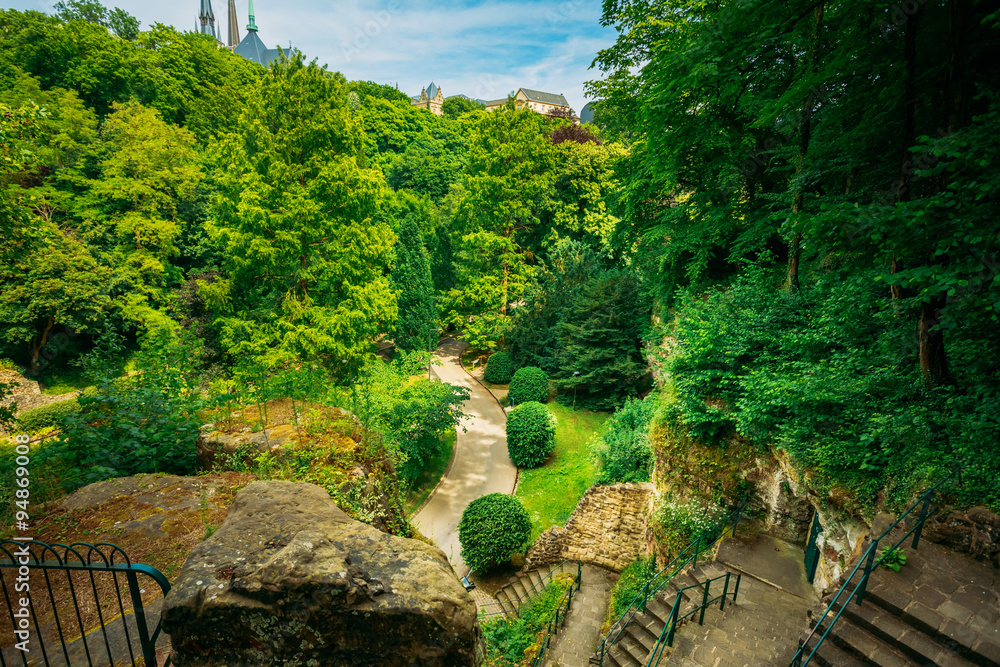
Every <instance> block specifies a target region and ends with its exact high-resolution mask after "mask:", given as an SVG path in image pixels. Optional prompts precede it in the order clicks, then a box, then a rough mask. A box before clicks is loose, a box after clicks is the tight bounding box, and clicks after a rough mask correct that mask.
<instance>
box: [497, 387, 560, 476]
mask: <svg viewBox="0 0 1000 667" xmlns="http://www.w3.org/2000/svg"><path fill="white" fill-rule="evenodd" d="M506 430H507V454H508V456H510V460H511V461H513V462H514V465H516V466H517V467H518V468H537V467H538V466H540V465H542V464H544V463H545V459H547V458H548V456H549V452H551V451H552V449H553V448H554V447H555V446H556V416H555V415H554V414H552V413H551V412H549V409H548V408H547V407H545V406H544V405H543V404H541V403H538V402H535V401H529V402H527V403H519V404H518V405H517V407H515V408H514V409H513V410H511V411H510V412H509V413H508V414H507V426H506Z"/></svg>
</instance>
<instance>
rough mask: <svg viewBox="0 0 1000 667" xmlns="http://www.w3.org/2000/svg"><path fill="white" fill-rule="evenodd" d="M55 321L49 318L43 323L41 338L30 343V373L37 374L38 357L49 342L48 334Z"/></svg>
mask: <svg viewBox="0 0 1000 667" xmlns="http://www.w3.org/2000/svg"><path fill="white" fill-rule="evenodd" d="M55 324H56V321H55V320H54V319H52V318H51V317H50V318H49V319H48V321H47V322H46V323H45V329H43V330H42V337H41V338H40V339H39V338H36V339H33V340H32V341H31V372H32V373H37V372H38V355H39V354H41V352H42V348H43V347H45V344H46V343H47V342H49V334H50V333H51V332H52V327H54V326H55Z"/></svg>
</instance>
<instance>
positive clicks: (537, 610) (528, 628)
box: [482, 574, 573, 667]
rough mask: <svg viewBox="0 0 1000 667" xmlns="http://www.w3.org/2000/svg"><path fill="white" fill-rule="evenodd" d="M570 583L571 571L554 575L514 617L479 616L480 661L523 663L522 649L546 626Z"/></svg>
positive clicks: (500, 666) (495, 665)
mask: <svg viewBox="0 0 1000 667" xmlns="http://www.w3.org/2000/svg"><path fill="white" fill-rule="evenodd" d="M572 585H573V577H572V576H571V575H568V574H560V575H557V576H555V577H553V578H552V580H551V581H550V582H549V583H548V584H546V586H545V589H544V590H543V591H542V592H541V593H539V594H538V595H537V596H535V597H534V598H532V599H531V601H530V602H528V603H527V604H526V605H525V606H524V607H522V608H521V613H520V616H518V617H517V618H507V617H505V616H500V617H493V618H489V619H485V620H483V622H482V626H483V639H484V640H485V643H486V662H485V663H484V664H485V665H489V666H490V667H508V666H511V667H513V666H514V665H520V664H523V663H524V659H525V657H526V654H525V651H527V650H528V649H529V648H531V646H532V645H533V644H536V643H537V642H538V641H539V634H540V633H541V632H543V631H544V630H545V629H546V627H547V626H548V623H549V619H550V618H552V615H553V614H554V613H555V611H556V608H557V607H558V606H559V604H560V603H561V602H562V599H563V595H564V594H565V593H566V591H567V589H569V587H570V586H572ZM536 648H537V647H536ZM528 664H531V662H528Z"/></svg>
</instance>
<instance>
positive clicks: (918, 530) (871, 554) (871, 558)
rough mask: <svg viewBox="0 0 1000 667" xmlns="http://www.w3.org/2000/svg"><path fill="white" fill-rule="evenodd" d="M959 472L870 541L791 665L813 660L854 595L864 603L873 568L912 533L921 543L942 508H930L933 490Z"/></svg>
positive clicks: (799, 666) (915, 541)
mask: <svg viewBox="0 0 1000 667" xmlns="http://www.w3.org/2000/svg"><path fill="white" fill-rule="evenodd" d="M956 475H957V476H958V479H959V484H961V480H962V477H961V475H962V471H961V470H960V469H959V468H957V467H956V468H955V469H954V470H953V471H952V473H951V474H950V475H948V476H947V477H945V478H944V479H942V480H941V481H940V482H938V483H937V484H935V485H934V486H932V487H931V488H930V489H928V490H927V491H925V492H924V494H923V495H922V496H920V498H918V499H917V501H916V502H914V503H913V504H912V505H910V507H909V508H908V509H907V510H906V511H905V512H903V514H901V515H900V516H899V518H898V519H896V521H895V522H893V524H892V525H891V526H889V527H888V528H886V529H885V530H884V531H882V533H881V534H880V535H879V536H878V537H877V538H875V539H874V540H872V541H871V542H870V543H869V544H868V548H867V549H866V550H865V552H864V553H863V554H862V555H861V557H860V558H859V559H858V562H857V564H855V566H854V569H853V570H851V574H850V575H848V577H847V578H846V579H845V580H844V583H843V585H841V587H840V589H839V590H837V594H836V595H835V596H834V597H833V600H831V601H830V604H829V605H828V606H827V608H826V610H824V611H823V615H822V616H820V617H819V619H818V620H817V621H816V624H815V625H814V626H813V629H812V631H811V632H810V633H809V636H808V637H806V638H805V640H804V641H803V640H800V641H799V649H798V651H796V652H795V655H794V656H793V657H792V662H791V663H790V667H804V665H808V664H809V661H810V660H812V658H813V656H814V655H816V651H818V650H819V647H820V646H821V645H822V644H823V642H824V641H825V640H826V638H827V635H829V634H830V631H831V630H832V629H833V626H834V625H836V624H837V621H839V620H840V616H841V615H842V614H843V613H844V610H845V609H846V608H847V605H848V604H849V603H850V601H851V598H854V601H855V603H856V604H858V605H860V604H862V603H863V602H864V601H865V591H866V590H867V588H868V579H869V578H870V577H871V574H872V572H874V571H875V570H876V569H877V568H878V567H879V566H880V565H882V562H883V561H884V560H885V559H886V558H887V557H889V556H890V555H891V554H892V553H893V552H894V551H895V550H896V549H897V548H899V546H900V545H901V544H902V543H903V542H905V541H906V539H907V538H908V537H909V536H910V535H913V542H912V544H911V545H910V546H911V547H912V548H913V549H916V548H917V545H918V544H919V543H920V536H921V534H922V533H923V529H924V524H925V523H926V522H927V519H929V518H930V517H932V516H933V515H934V514H935V513H936V512H937V511H938V509H939V508H938V507H935V508H933V509H931V500H932V499H933V497H934V494H935V493H936V492H937V490H938V489H939V488H940V487H941V486H942V485H943V484H945V483H946V482H949V481H951V479H952V478H953V477H955V476H956ZM918 505H919V506H920V515H919V517H918V518H917V521H916V523H915V524H914V525H913V527H912V528H910V529H909V530H907V531H906V532H905V533H903V536H902V537H901V538H899V539H898V540H896V543H895V544H893V545H892V546H891V547H887V548H885V549H883V552H882V555H881V556H880V557H879V558H878V559H877V560H876V558H875V554H876V553H877V552H878V546H879V543H880V542H881V541H882V540H883V539H884V538H885V537H886V536H887V535H888V534H889V533H891V532H892V531H893V530H895V529H896V527H898V526H899V525H900V524H901V523H902V522H903V520H904V519H905V518H906V517H907V516H909V515H910V513H911V512H913V510H915V509H916V508H917V506H918ZM858 571H860V572H861V578H860V579H858V581H857V583H856V584H854V588H853V589H852V590H851V592H850V594H849V595H848V596H847V597H846V598H845V599H844V602H843V603H841V605H840V608H839V609H838V610H837V613H836V614H835V615H834V617H833V619H832V620H831V621H830V622H829V623H828V624H827V626H826V627H825V628H823V621H825V620H826V618H827V616H829V615H830V612H831V611H833V610H834V608H835V607H836V605H837V603H838V602H839V601H840V598H841V596H843V595H844V593H845V592H846V591H847V589H848V587H849V586H850V585H851V582H852V581H854V576H855V575H856V574H857V573H858ZM820 631H822V634H821V635H820V636H819V639H818V640H817V641H816V643H815V645H813V646H812V647H811V648H810V646H809V642H811V641H812V640H813V638H814V637H815V636H816V633H817V632H820Z"/></svg>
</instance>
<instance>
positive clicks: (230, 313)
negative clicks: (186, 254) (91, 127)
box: [213, 54, 397, 373]
mask: <svg viewBox="0 0 1000 667" xmlns="http://www.w3.org/2000/svg"><path fill="white" fill-rule="evenodd" d="M347 92H348V91H347V86H346V82H345V81H344V79H343V77H341V76H340V75H338V74H332V73H330V72H327V71H326V70H325V69H323V68H321V67H319V66H318V65H316V64H315V63H309V64H307V63H305V62H304V61H303V58H302V56H301V54H295V55H293V57H292V58H291V59H290V60H282V61H281V62H277V63H274V64H272V67H271V74H270V76H268V77H266V78H264V79H262V80H261V81H260V83H259V85H258V87H257V89H256V90H255V91H254V92H253V93H252V94H251V96H250V99H249V102H248V105H247V107H246V109H245V110H244V112H243V113H242V114H241V115H240V117H239V120H238V121H237V129H236V131H235V132H233V133H232V134H230V135H227V136H226V137H225V138H224V139H223V140H222V143H221V146H220V149H219V155H218V158H217V159H218V162H217V164H218V165H219V170H220V172H221V176H220V177H219V197H218V198H217V199H216V201H215V205H214V207H213V213H214V223H213V230H214V231H213V235H214V238H215V239H216V240H217V241H218V242H219V243H220V244H221V246H222V247H223V248H225V253H226V269H227V270H228V272H229V274H230V276H231V279H230V281H229V282H228V283H223V284H220V285H219V286H218V287H217V288H216V290H215V291H216V294H215V295H214V297H213V299H214V301H215V302H216V304H218V305H219V306H220V310H221V312H222V313H223V314H224V318H223V321H222V324H223V330H224V334H223V337H224V340H225V342H226V344H227V346H228V348H229V350H230V351H231V352H235V353H239V352H241V351H244V350H245V351H247V352H252V353H254V354H264V353H266V352H267V351H268V350H271V351H277V352H280V353H282V354H293V355H305V356H309V357H314V358H318V359H321V360H322V361H323V362H324V363H327V364H329V365H330V366H331V367H332V368H333V369H334V370H336V371H337V372H338V373H341V372H343V371H350V370H352V369H357V368H358V367H360V363H361V360H362V359H363V358H364V356H365V355H366V354H370V353H371V351H372V348H373V343H372V341H373V340H374V339H375V337H376V336H377V335H378V334H380V333H384V332H387V331H389V330H390V329H391V327H392V324H393V323H394V322H395V321H396V316H397V308H396V299H395V296H394V295H393V293H392V290H391V288H390V286H389V280H388V278H387V273H388V271H389V268H390V261H391V257H392V246H393V244H394V243H395V238H394V236H393V234H392V231H391V230H390V229H389V227H388V225H386V224H385V223H379V222H376V221H375V216H376V214H377V211H378V205H379V200H380V199H381V198H382V196H383V193H384V191H385V185H384V181H383V180H382V176H381V174H380V173H379V172H377V171H374V170H371V169H365V168H362V167H360V166H359V161H360V160H361V159H362V157H363V156H362V130H361V127H360V126H359V124H358V123H357V122H355V120H354V117H353V116H352V114H351V112H350V109H349V107H348V104H347ZM290 100H291V101H294V104H292V103H290V102H289V101H290ZM341 369H342V370H341Z"/></svg>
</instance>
